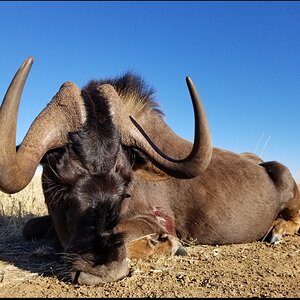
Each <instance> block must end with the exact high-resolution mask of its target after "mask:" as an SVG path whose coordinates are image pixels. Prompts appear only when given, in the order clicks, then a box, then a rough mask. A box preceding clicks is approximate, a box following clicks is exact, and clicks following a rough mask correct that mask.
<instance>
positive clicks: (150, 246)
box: [125, 233, 187, 259]
mask: <svg viewBox="0 0 300 300" xmlns="http://www.w3.org/2000/svg"><path fill="white" fill-rule="evenodd" d="M125 247H126V252H127V257H128V258H130V259H139V258H142V259H143V258H148V257H152V256H170V255H187V251H186V250H185V248H184V247H183V246H182V245H181V243H180V242H179V241H178V239H177V238H175V237H174V236H172V235H170V234H166V233H163V234H158V233H152V234H148V235H145V236H143V237H140V238H137V239H134V240H131V241H128V242H126V243H125Z"/></svg>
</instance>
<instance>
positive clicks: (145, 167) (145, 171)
mask: <svg viewBox="0 0 300 300" xmlns="http://www.w3.org/2000/svg"><path fill="white" fill-rule="evenodd" d="M133 171H134V173H135V174H137V175H139V176H141V177H143V178H144V179H146V180H149V181H159V180H166V179H169V178H170V176H169V175H167V174H166V173H164V172H163V171H162V170H160V169H159V168H157V167H156V166H155V165H154V164H152V163H151V162H150V161H140V162H137V163H135V164H134V165H133Z"/></svg>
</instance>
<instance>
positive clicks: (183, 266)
mask: <svg viewBox="0 0 300 300" xmlns="http://www.w3.org/2000/svg"><path fill="white" fill-rule="evenodd" d="M39 192H40V191H39ZM23 193H24V194H23V195H25V199H23V198H22V199H21V200H20V197H18V196H16V198H14V199H11V198H10V199H6V198H4V196H3V195H2V196H1V195H0V212H1V208H2V213H0V297H7V298H8V297H11V298H15V297H41V298H44V297H45V298H46V297H81V298H84V297H111V298H112V297H159V298H165V297H299V296H300V288H299V280H300V236H293V237H286V238H284V239H283V241H282V242H280V243H279V244H277V245H273V246H272V245H268V244H265V243H262V242H255V243H249V244H241V245H225V246H189V247H187V250H188V256H185V257H163V258H161V257H160V258H152V259H148V260H144V261H141V260H132V261H130V270H131V272H130V275H129V276H128V277H126V278H124V279H123V280H121V281H119V282H114V283H106V284H101V285H99V286H92V287H91V286H79V285H73V284H70V283H67V282H64V281H63V280H62V277H63V274H61V263H60V260H59V257H58V255H57V254H55V250H54V245H53V243H52V242H49V241H47V242H46V241H34V242H28V241H25V240H24V239H23V237H22V233H21V232H22V226H23V224H24V222H25V221H26V220H27V219H28V218H29V217H30V214H33V215H41V214H43V213H45V208H44V207H43V204H39V203H38V200H37V199H38V197H37V196H35V192H33V191H32V190H28V189H27V191H26V190H25V191H24V192H23ZM29 199H30V201H31V200H32V199H34V201H33V202H30V201H29ZM1 201H2V202H1ZM24 201H25V202H24ZM39 201H40V200H39ZM3 203H5V204H8V203H10V204H11V203H14V204H13V208H12V207H10V208H9V209H8V208H7V207H5V205H4V204H3ZM24 203H26V204H27V207H25V205H24ZM41 203H42V202H41ZM1 205H2V206H1ZM37 207H39V209H40V210H39V212H37V211H36V208H37ZM34 209H35V210H34ZM13 210H14V212H13V213H12V211H13ZM8 214H10V215H9V216H8Z"/></svg>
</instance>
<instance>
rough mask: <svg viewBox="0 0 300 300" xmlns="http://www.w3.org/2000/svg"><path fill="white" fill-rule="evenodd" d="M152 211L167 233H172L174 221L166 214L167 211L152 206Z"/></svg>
mask: <svg viewBox="0 0 300 300" xmlns="http://www.w3.org/2000/svg"><path fill="white" fill-rule="evenodd" d="M153 213H154V215H155V217H156V219H157V220H158V222H159V223H160V224H161V225H162V226H163V228H164V229H165V230H166V231H167V233H169V234H172V233H173V232H174V222H173V219H172V218H171V217H170V216H169V215H167V213H166V212H165V211H163V210H161V209H160V208H159V207H157V206H156V207H154V209H153Z"/></svg>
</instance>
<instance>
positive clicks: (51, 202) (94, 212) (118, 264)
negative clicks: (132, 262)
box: [42, 147, 131, 285]
mask: <svg viewBox="0 0 300 300" xmlns="http://www.w3.org/2000/svg"><path fill="white" fill-rule="evenodd" d="M58 155H62V157H61V158H60V159H57V158H58V157H57V156H58ZM73 155H74V153H72V151H70V150H68V149H67V150H64V151H62V153H60V154H58V153H49V154H48V157H47V159H45V160H46V161H48V163H45V164H44V172H43V181H42V182H43V189H44V195H45V199H46V203H47V205H48V209H49V212H50V215H51V217H52V220H53V221H54V222H53V223H54V225H55V230H56V233H57V235H58V237H59V239H60V242H61V244H62V246H63V248H64V250H63V251H64V260H65V270H66V271H67V272H68V274H69V275H70V276H71V277H72V280H73V281H76V282H79V283H86V284H89V285H91V284H97V283H99V282H103V281H115V280H118V279H120V278H122V277H124V276H126V275H127V274H128V264H127V261H126V259H125V258H126V252H125V247H124V239H123V235H122V234H121V233H119V232H118V231H117V229H116V226H117V225H118V222H119V213H120V210H121V205H122V202H123V200H124V199H125V198H126V197H127V196H128V195H127V193H126V190H127V186H128V184H129V182H130V175H131V164H130V160H129V157H128V155H127V153H126V152H125V150H124V149H123V148H122V147H120V148H119V151H118V154H117V159H116V161H115V165H114V167H113V168H112V169H111V170H110V171H109V172H106V173H104V174H95V175H93V174H90V173H89V172H88V171H87V170H86V169H85V168H84V167H83V166H82V164H81V163H80V161H79V160H76V159H75V158H76V156H73ZM71 157H72V159H71ZM52 160H55V161H56V162H57V161H59V163H58V164H54V163H53V164H52ZM125 201H126V200H125Z"/></svg>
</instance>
